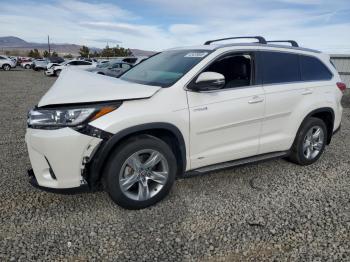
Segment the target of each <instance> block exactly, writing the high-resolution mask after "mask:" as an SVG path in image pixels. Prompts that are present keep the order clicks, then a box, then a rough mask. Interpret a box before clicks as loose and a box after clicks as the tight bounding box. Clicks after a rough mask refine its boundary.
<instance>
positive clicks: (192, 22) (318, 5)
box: [0, 0, 350, 52]
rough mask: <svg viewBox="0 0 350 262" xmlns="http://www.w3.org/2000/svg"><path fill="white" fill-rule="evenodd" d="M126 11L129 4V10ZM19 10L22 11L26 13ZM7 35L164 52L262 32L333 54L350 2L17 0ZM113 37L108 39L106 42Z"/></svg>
mask: <svg viewBox="0 0 350 262" xmlns="http://www.w3.org/2000/svg"><path fill="white" fill-rule="evenodd" d="M126 6H127V7H126ZM19 7H20V8H19ZM0 24H1V25H3V26H2V28H1V32H0V34H1V35H14V36H19V37H22V38H24V39H25V40H27V41H37V42H44V41H45V39H46V36H47V35H48V34H50V37H51V39H52V41H53V42H70V43H75V44H84V45H89V46H96V47H103V46H104V45H105V43H106V42H110V43H120V42H121V43H122V45H123V46H124V47H129V48H139V49H148V50H162V49H166V48H171V47H174V46H183V45H196V44H201V43H203V42H204V41H206V40H208V39H214V38H221V37H229V36H242V35H243V36H244V35H263V36H265V37H266V38H268V39H283V38H287V39H295V40H297V41H298V42H300V43H301V45H304V46H307V47H311V48H316V49H321V50H325V51H327V52H349V48H350V47H349V46H348V44H347V43H350V34H348V33H347V32H349V28H350V8H349V4H348V0H334V1H326V0H271V1H267V0H260V1H257V0H245V1H232V0H216V1H212V0H201V1H194V0H193V1H191V0H177V1H163V0H144V1H139V2H133V3H131V4H130V3H129V2H128V4H123V5H122V6H121V5H118V4H116V3H115V2H110V1H108V2H104V1H92V0H89V2H88V1H83V0H79V1H74V0H61V1H58V0H52V1H46V2H44V3H41V4H37V2H34V1H33V0H28V1H24V0H13V1H7V2H3V3H1V5H0ZM106 40H108V41H106Z"/></svg>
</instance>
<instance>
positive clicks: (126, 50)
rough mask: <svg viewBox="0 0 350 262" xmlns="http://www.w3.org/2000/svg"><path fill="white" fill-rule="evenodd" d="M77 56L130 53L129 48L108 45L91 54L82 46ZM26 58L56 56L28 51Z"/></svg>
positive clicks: (70, 56)
mask: <svg viewBox="0 0 350 262" xmlns="http://www.w3.org/2000/svg"><path fill="white" fill-rule="evenodd" d="M79 54H80V56H81V57H85V58H88V57H90V58H93V57H123V56H131V55H132V52H131V51H130V49H129V48H123V47H119V46H116V47H109V46H108V45H107V46H106V47H105V48H103V49H102V50H101V51H100V52H97V51H96V50H95V51H93V52H91V50H90V48H88V47H87V46H84V45H83V46H82V47H81V48H80V49H79ZM27 56H28V57H32V58H35V59H38V58H42V57H57V56H58V54H57V53H56V52H52V53H49V52H48V51H47V50H44V51H43V52H42V53H41V52H40V51H39V50H38V49H33V50H30V51H29V52H28V53H27ZM63 57H64V58H73V55H71V54H66V55H64V56H63Z"/></svg>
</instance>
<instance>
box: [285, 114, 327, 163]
mask: <svg viewBox="0 0 350 262" xmlns="http://www.w3.org/2000/svg"><path fill="white" fill-rule="evenodd" d="M326 142H327V127H326V124H325V123H324V122H323V121H322V120H321V119H319V118H314V117H311V118H309V119H307V120H306V121H305V122H304V123H303V125H302V126H301V128H300V130H299V132H298V134H297V137H296V138H295V141H294V144H293V147H292V150H291V155H290V157H289V159H290V160H291V161H292V162H294V163H296V164H299V165H310V164H312V163H314V162H316V161H317V160H318V159H319V158H320V157H321V155H322V153H323V151H324V148H325V146H326Z"/></svg>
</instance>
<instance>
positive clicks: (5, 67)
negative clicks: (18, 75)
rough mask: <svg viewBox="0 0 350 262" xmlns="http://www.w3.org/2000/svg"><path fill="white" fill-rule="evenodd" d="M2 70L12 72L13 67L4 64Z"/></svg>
mask: <svg viewBox="0 0 350 262" xmlns="http://www.w3.org/2000/svg"><path fill="white" fill-rule="evenodd" d="M2 69H3V70H4V71H10V70H11V66H10V65H9V64H4V65H3V66H2Z"/></svg>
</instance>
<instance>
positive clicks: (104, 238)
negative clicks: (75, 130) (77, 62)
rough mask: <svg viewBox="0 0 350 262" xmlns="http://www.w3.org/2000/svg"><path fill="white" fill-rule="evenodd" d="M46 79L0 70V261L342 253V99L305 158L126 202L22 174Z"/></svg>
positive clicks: (347, 188)
mask: <svg viewBox="0 0 350 262" xmlns="http://www.w3.org/2000/svg"><path fill="white" fill-rule="evenodd" d="M54 81H55V78H48V77H45V76H44V75H43V73H42V72H34V71H32V70H29V71H24V70H17V71H10V72H4V71H0V94H1V95H0V119H1V120H0V121H1V125H0V148H1V150H0V154H1V155H0V177H1V179H0V261H9V260H10V261H11V260H13V261H17V260H22V261H29V260H42V261H44V260H45V261H47V260H68V261H75V260H78V261H85V260H109V261H125V260H133V261H193V260H195V261H223V260H224V261H236V260H237V261H238V260H240V261H242V260H252V261H262V260H269V261H271V260H275V261H284V260H286V261H291V260H296V261H311V260H312V261H326V260H327V261H344V260H350V108H346V109H345V110H344V115H343V124H342V131H341V132H340V133H338V134H337V135H336V136H335V137H334V139H333V141H332V143H331V145H330V146H328V147H327V148H326V151H325V153H324V155H323V157H322V158H321V159H320V161H318V162H317V163H316V164H314V165H312V166H308V167H300V166H296V165H294V164H291V163H289V162H286V161H284V160H274V161H269V162H265V163H259V164H252V165H247V166H244V167H239V168H235V169H232V170H228V171H223V172H217V173H213V174H211V175H206V176H202V177H193V178H188V179H182V180H178V181H176V185H175V187H174V188H173V190H172V192H171V194H170V195H169V196H168V197H167V198H166V199H165V200H164V201H162V202H161V203H159V204H158V205H156V206H154V207H151V208H148V209H145V210H141V211H127V210H124V209H121V208H119V207H118V206H116V205H115V204H114V203H113V202H112V201H111V200H110V199H109V197H108V196H107V194H106V193H104V192H99V193H94V194H91V193H90V194H89V193H85V194H80V195H73V196H67V195H56V194H51V193H45V192H41V191H38V190H37V189H35V188H32V187H31V186H30V185H29V184H28V179H27V177H26V170H27V169H28V168H30V163H29V159H28V156H27V152H26V147H25V143H24V134H25V127H26V111H27V110H28V109H29V108H30V107H32V106H34V105H35V104H36V103H37V102H38V99H39V98H40V96H42V95H43V94H44V93H45V92H46V90H47V89H48V88H49V87H50V85H51V84H52V83H53V82H54ZM347 106H349V104H348V105H347Z"/></svg>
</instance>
